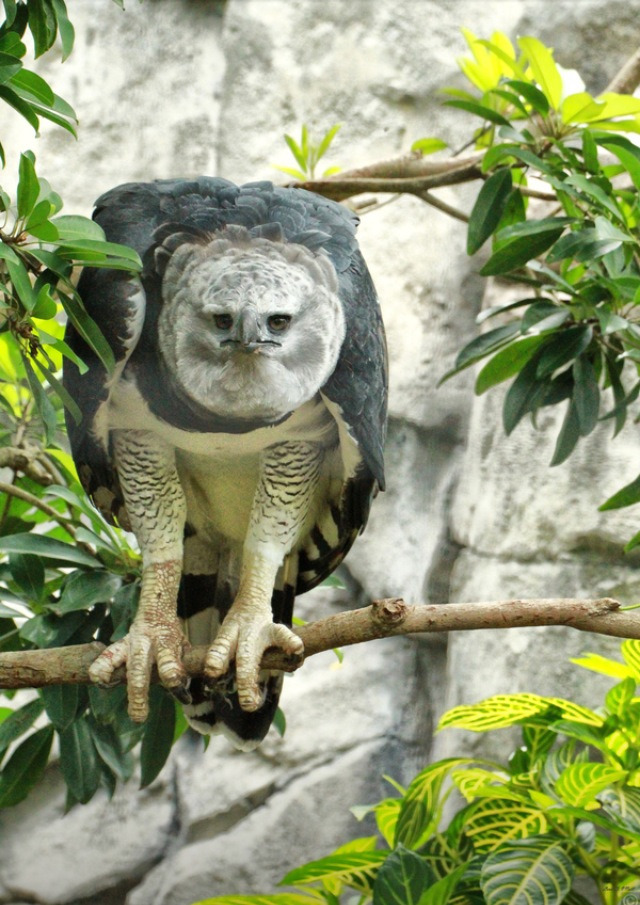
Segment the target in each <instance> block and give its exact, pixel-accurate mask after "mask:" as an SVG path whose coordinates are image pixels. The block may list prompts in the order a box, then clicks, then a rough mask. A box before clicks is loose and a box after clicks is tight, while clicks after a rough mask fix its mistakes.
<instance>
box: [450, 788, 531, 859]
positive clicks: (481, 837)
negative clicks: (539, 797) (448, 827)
mask: <svg viewBox="0 0 640 905" xmlns="http://www.w3.org/2000/svg"><path fill="white" fill-rule="evenodd" d="M546 829H547V819H546V817H545V814H544V811H542V810H541V809H540V808H538V807H536V806H535V805H534V804H528V803H526V802H521V801H512V800H511V799H508V798H483V799H481V800H480V801H479V802H478V804H477V806H476V807H474V808H473V809H472V810H471V811H470V813H469V816H468V817H467V820H466V821H465V835H466V836H467V837H468V838H469V839H471V841H472V842H473V844H474V847H475V848H476V849H477V850H478V851H491V850H493V849H497V848H498V847H499V846H501V845H504V844H505V843H507V842H511V841H513V840H514V839H524V838H526V837H528V836H537V835H539V834H541V833H544V832H546Z"/></svg>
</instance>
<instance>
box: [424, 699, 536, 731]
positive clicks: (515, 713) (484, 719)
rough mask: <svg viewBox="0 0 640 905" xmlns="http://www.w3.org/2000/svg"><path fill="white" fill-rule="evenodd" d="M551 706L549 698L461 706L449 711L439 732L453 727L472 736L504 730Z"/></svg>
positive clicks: (487, 701) (441, 723)
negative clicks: (474, 733)
mask: <svg viewBox="0 0 640 905" xmlns="http://www.w3.org/2000/svg"><path fill="white" fill-rule="evenodd" d="M550 703H551V702H550V699H549V698H543V697H540V695H537V694H498V695H494V696H493V697H490V698H486V700H484V701H479V702H478V703H477V704H461V705H460V706H458V707H454V708H453V709H452V710H448V711H447V712H446V713H445V714H444V715H443V716H442V717H441V719H440V722H439V723H438V731H439V730H441V729H445V728H451V727H454V728H456V729H469V730H471V731H472V732H488V731H489V730H491V729H503V728H504V727H505V726H513V724H514V723H518V722H520V721H521V720H525V719H527V718H529V717H532V716H536V715H537V714H540V713H544V711H545V710H548V709H549V707H550Z"/></svg>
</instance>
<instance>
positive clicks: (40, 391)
mask: <svg viewBox="0 0 640 905" xmlns="http://www.w3.org/2000/svg"><path fill="white" fill-rule="evenodd" d="M20 356H21V359H22V367H23V368H24V372H25V374H26V377H27V382H28V384H29V389H30V390H31V394H32V396H33V400H34V402H35V404H36V408H37V411H38V414H39V415H40V419H41V421H42V425H43V427H44V429H45V442H46V443H47V444H49V443H51V442H52V441H53V438H54V437H55V433H56V430H57V428H58V417H57V415H56V410H55V408H54V407H53V404H52V402H51V400H50V399H49V397H48V396H47V394H46V392H45V390H44V387H43V386H42V384H41V383H40V381H39V380H38V378H37V376H36V373H35V371H34V370H33V367H32V366H31V362H30V360H29V359H28V358H27V356H26V355H25V354H24V353H23V352H22V350H20ZM1 549H2V545H1V544H0V550H1ZM16 552H18V553H22V552H27V553H29V552H31V551H30V550H27V551H22V550H17V551H16Z"/></svg>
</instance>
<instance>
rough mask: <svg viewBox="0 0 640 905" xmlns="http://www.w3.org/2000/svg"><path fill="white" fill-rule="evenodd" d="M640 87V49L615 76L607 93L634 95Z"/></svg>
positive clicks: (607, 88)
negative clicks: (639, 86)
mask: <svg viewBox="0 0 640 905" xmlns="http://www.w3.org/2000/svg"><path fill="white" fill-rule="evenodd" d="M638 85H640V47H639V48H638V49H637V50H636V52H635V53H634V54H633V55H632V56H630V57H629V59H628V60H627V61H626V63H625V64H624V66H623V67H622V69H621V70H620V71H619V72H617V73H616V74H615V75H614V77H613V78H612V79H611V81H610V82H609V84H608V85H607V87H606V89H605V91H614V92H616V93H617V94H633V92H634V91H635V90H636V88H637V87H638Z"/></svg>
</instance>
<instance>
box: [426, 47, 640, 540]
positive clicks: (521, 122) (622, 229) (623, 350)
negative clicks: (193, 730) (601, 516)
mask: <svg viewBox="0 0 640 905" xmlns="http://www.w3.org/2000/svg"><path fill="white" fill-rule="evenodd" d="M465 37H466V39H467V42H468V44H469V47H470V50H471V56H470V57H466V58H463V59H461V60H460V61H459V63H460V66H461V69H462V71H463V73H464V74H465V75H466V76H467V78H468V79H469V81H470V82H471V84H472V88H473V90H472V91H465V90H459V89H448V93H449V95H450V96H451V99H450V100H449V101H448V104H449V105H450V106H453V107H456V108H459V109H461V110H463V111H464V112H466V113H468V114H471V115H472V116H474V117H477V118H479V119H480V120H481V121H482V125H481V126H479V127H478V129H477V130H476V131H475V134H474V141H475V144H476V146H477V147H478V148H479V149H482V150H484V156H483V161H482V172H483V174H484V181H483V185H482V187H481V189H480V191H479V192H478V195H477V198H476V201H475V204H474V206H473V209H472V211H471V214H470V217H469V225H468V235H467V250H468V252H469V254H476V253H478V252H480V251H481V250H483V254H484V255H485V260H484V263H483V264H482V266H481V268H480V273H481V275H483V276H486V277H496V278H499V279H502V280H509V281H512V282H516V283H520V284H522V285H523V287H525V289H524V291H523V294H522V297H521V298H519V299H517V300H516V301H512V302H509V303H508V304H504V305H500V306H496V307H494V308H490V309H488V310H485V311H483V312H482V313H481V314H480V316H479V318H478V322H479V323H480V324H482V325H484V327H483V329H484V332H482V333H481V334H480V335H479V336H478V337H477V338H475V339H474V340H472V341H471V342H469V343H468V344H467V345H466V346H465V347H464V348H463V349H462V350H461V351H460V353H459V354H458V356H457V359H456V362H455V365H454V367H453V368H452V369H451V370H450V371H449V372H448V373H447V374H446V375H445V376H444V378H443V379H445V380H446V379H448V378H450V377H452V376H453V375H454V374H458V373H460V372H461V371H463V370H465V369H466V368H469V367H471V366H474V365H477V364H478V363H482V367H481V368H480V369H479V371H478V374H477V377H476V382H475V389H476V393H478V394H482V393H485V392H486V391H488V390H489V389H492V388H493V387H495V386H497V385H499V384H501V383H504V382H507V381H510V385H509V388H508V390H507V392H506V395H505V399H504V406H503V426H504V429H505V431H506V433H507V434H509V433H511V431H513V430H514V429H515V427H516V426H517V425H518V424H519V423H520V421H521V420H522V419H523V418H525V416H530V417H531V418H532V419H534V422H535V418H536V416H537V414H538V412H539V411H540V410H541V409H543V408H544V407H547V406H555V405H558V404H560V403H563V404H564V405H565V414H564V419H563V422H562V426H561V429H560V432H559V435H558V437H557V440H556V444H555V450H554V452H553V456H552V459H551V464H552V465H558V464H560V463H561V462H564V461H565V460H566V459H567V458H568V457H569V456H570V455H571V453H572V452H573V450H574V449H575V447H576V444H577V443H578V442H579V440H580V439H581V438H582V437H585V436H587V435H589V434H590V433H591V432H592V431H593V430H594V428H595V427H596V425H597V424H598V423H599V422H601V421H610V422H612V424H613V431H614V435H615V434H617V433H618V432H619V431H620V430H621V429H622V427H623V426H624V424H625V422H626V421H627V418H628V417H629V415H630V414H631V413H632V410H633V406H634V403H636V401H637V398H638V395H639V394H640V379H639V376H640V372H639V368H640V316H639V312H640V308H639V303H640V255H639V252H640V239H639V236H638V217H639V211H640V207H639V202H638V189H639V188H640V150H639V149H638V147H637V145H636V144H635V143H634V142H633V141H631V140H630V139H629V138H628V137H627V135H626V134H625V133H632V134H634V133H638V132H639V131H640V100H638V99H637V98H633V97H629V96H626V95H619V94H615V93H613V92H608V93H605V94H603V95H601V96H599V97H593V96H592V95H590V94H589V93H588V92H586V91H584V90H580V91H577V92H574V93H567V91H566V87H565V86H566V84H567V83H568V82H569V81H571V79H570V78H569V75H570V74H567V73H566V72H565V71H564V70H562V69H561V67H559V66H558V65H557V64H556V63H555V61H554V59H553V55H552V52H551V50H550V49H549V48H547V47H545V45H543V44H542V43H541V42H540V41H538V40H537V39H536V38H533V37H522V38H519V39H518V42H517V47H514V45H513V44H512V43H511V41H510V40H509V39H508V38H507V37H506V36H505V35H504V34H501V33H499V32H498V33H496V34H494V35H493V36H492V38H491V40H490V41H486V40H481V39H479V38H477V37H476V36H475V35H473V34H472V33H471V32H468V31H465ZM574 81H575V79H574ZM478 92H479V93H478ZM486 249H488V251H487V250H486ZM492 321H494V322H495V321H497V322H498V324H499V325H498V326H494V327H492V328H491V327H490V326H489V324H490V322H492ZM636 489H637V488H636ZM638 499H640V496H638V494H637V493H636V494H635V495H633V494H632V493H631V492H627V493H626V494H625V495H624V497H618V498H617V505H630V504H631V503H632V502H637V501H638ZM609 508H611V507H609ZM636 543H640V536H638V537H636V538H634V539H633V541H632V542H631V544H630V546H634V545H635V544H636Z"/></svg>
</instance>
